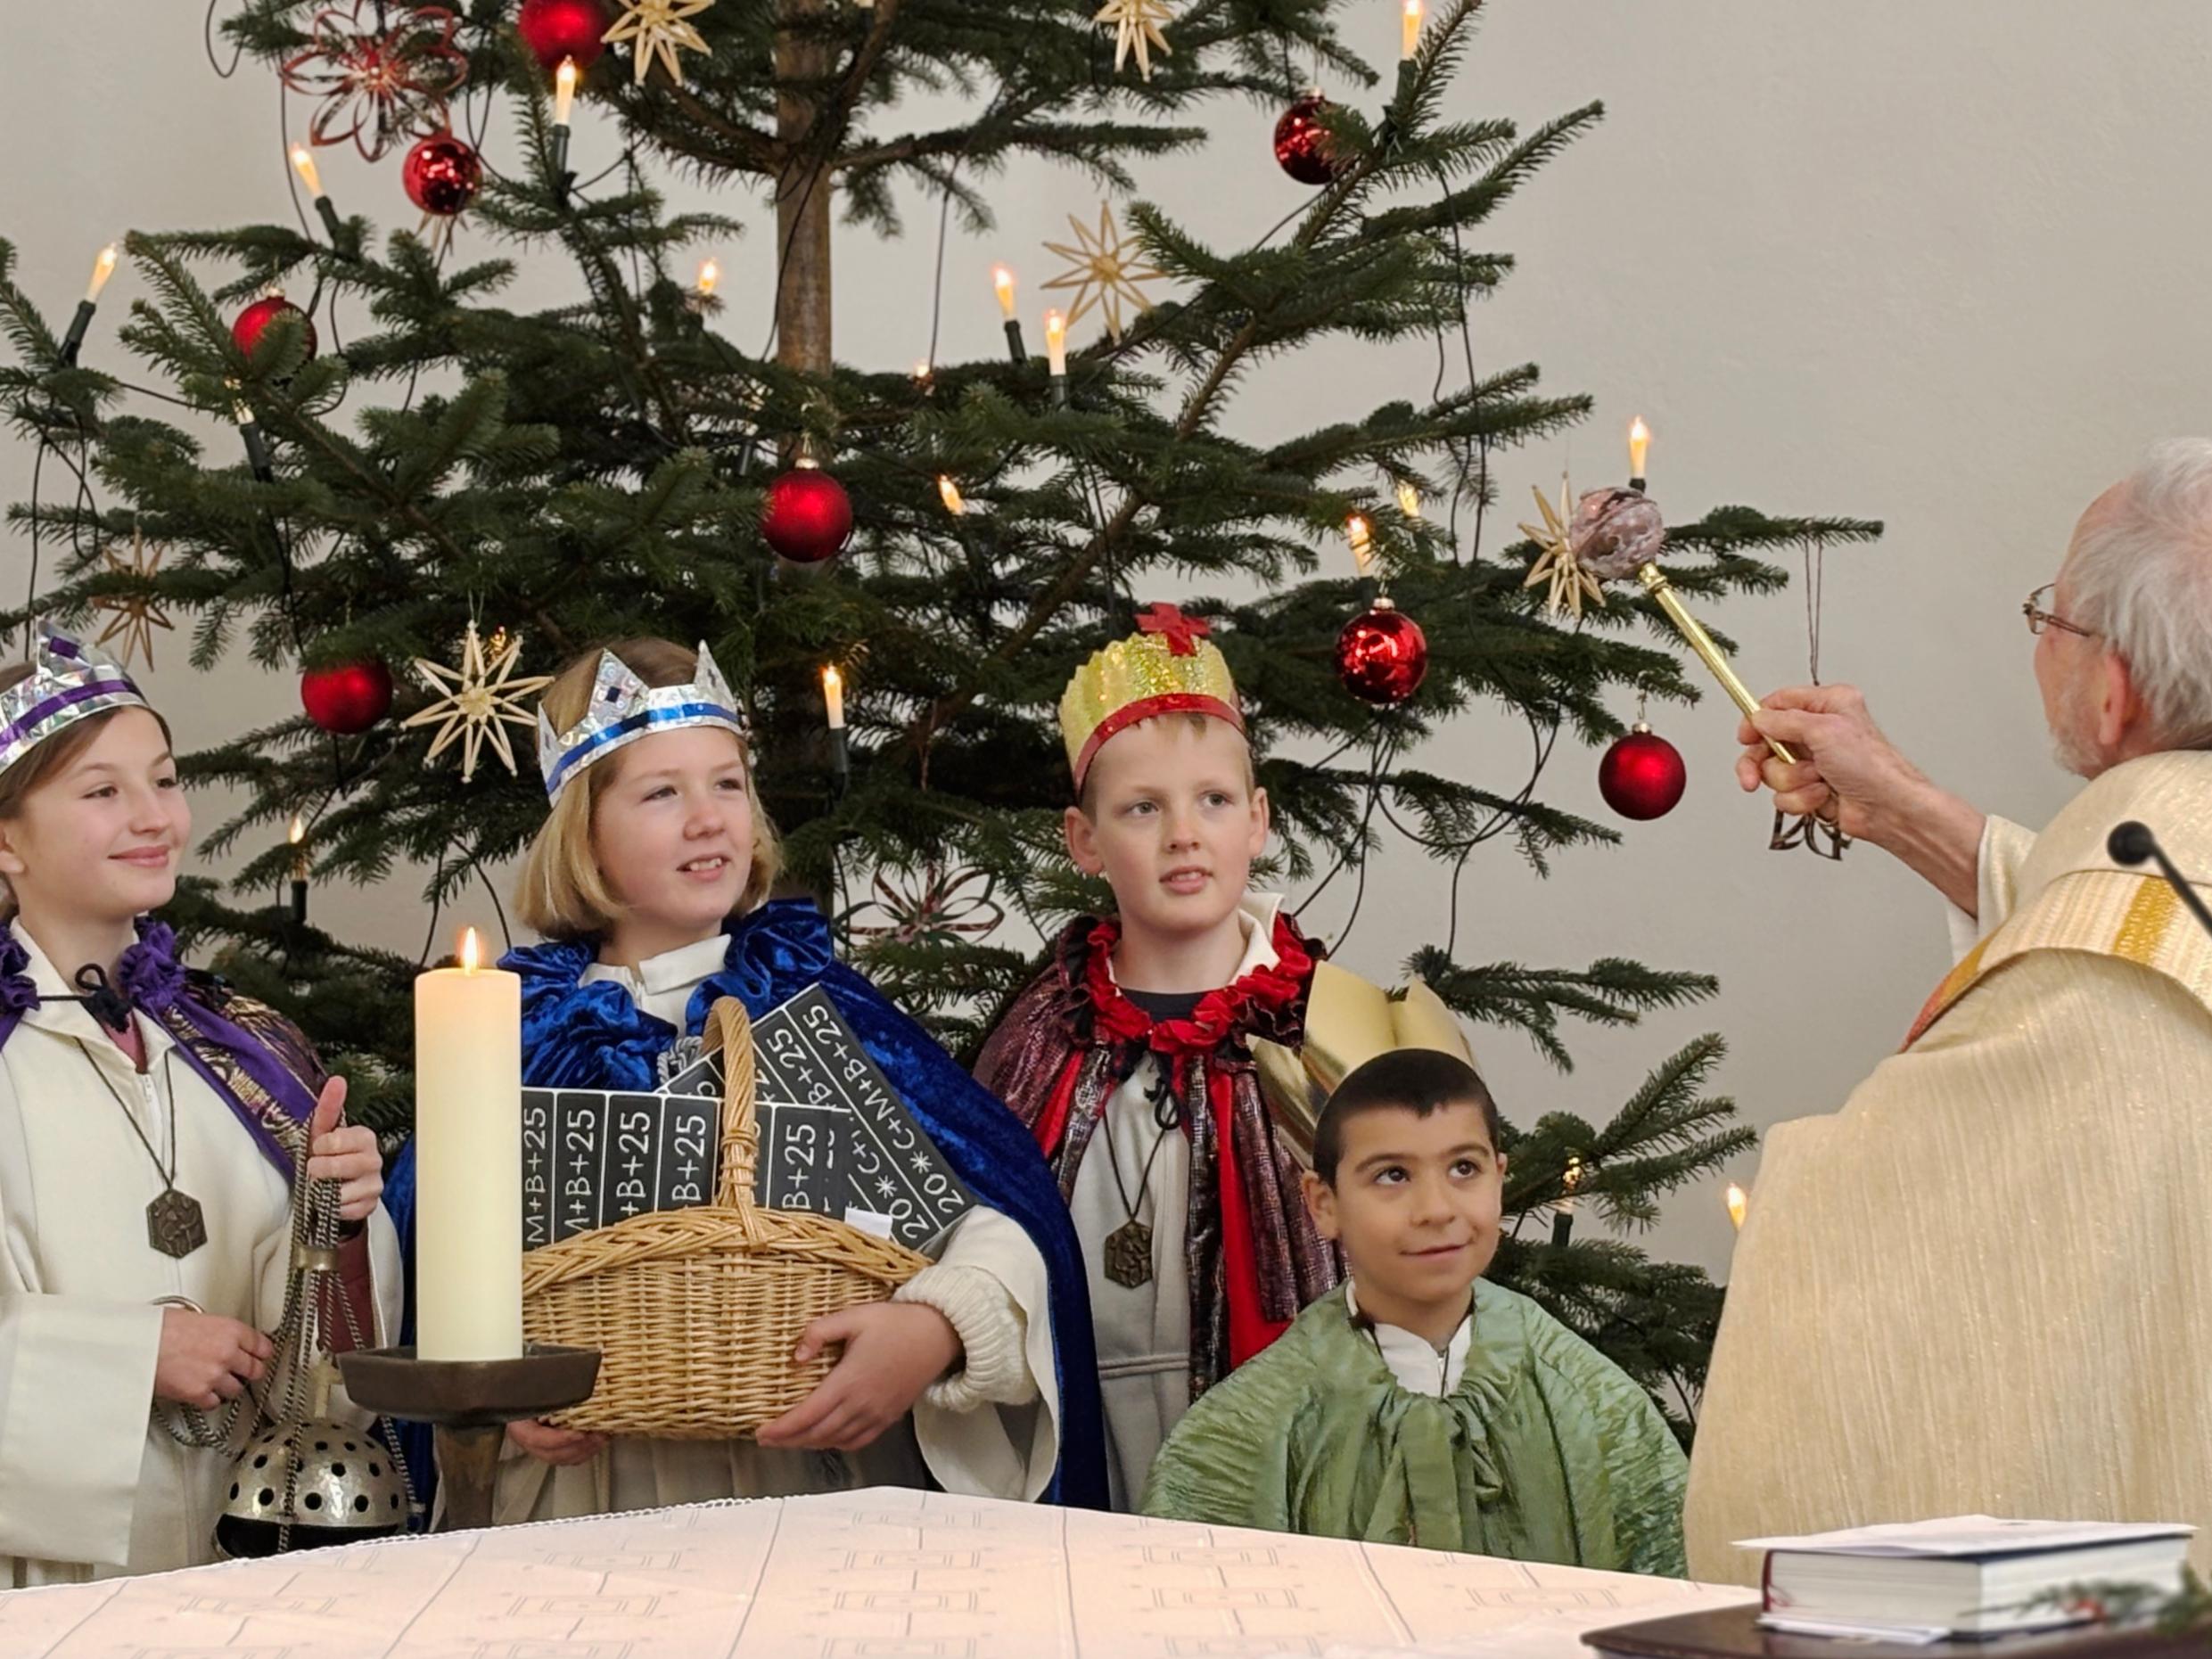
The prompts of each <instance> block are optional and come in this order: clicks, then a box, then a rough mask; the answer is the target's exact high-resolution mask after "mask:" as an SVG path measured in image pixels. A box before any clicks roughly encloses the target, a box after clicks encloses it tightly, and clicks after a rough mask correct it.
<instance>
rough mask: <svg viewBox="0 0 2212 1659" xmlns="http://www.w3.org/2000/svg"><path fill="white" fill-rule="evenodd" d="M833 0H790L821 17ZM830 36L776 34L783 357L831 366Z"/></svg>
mask: <svg viewBox="0 0 2212 1659" xmlns="http://www.w3.org/2000/svg"><path fill="white" fill-rule="evenodd" d="M831 3H832V0H783V15H784V17H785V18H786V19H809V20H811V19H814V18H817V17H819V16H820V15H821V14H822V13H823V12H826V11H827V10H828V8H829V5H830V4H831ZM834 63H835V57H834V53H833V48H832V47H831V46H830V45H828V44H827V43H826V42H825V41H818V40H808V39H805V38H802V37H794V35H793V34H792V33H791V32H790V31H789V30H784V31H780V32H778V34H777V37H776V78H777V83H778V85H779V86H780V87H781V90H780V91H779V92H778V93H777V99H776V138H777V147H778V149H780V150H781V152H783V155H784V157H785V167H784V170H783V174H782V177H781V182H780V183H779V184H778V185H777V192H776V253H777V283H776V342H777V343H776V360H777V362H778V363H780V364H782V365H784V366H785V368H791V369H802V370H806V371H809V372H811V373H814V374H826V373H827V372H828V370H829V365H830V361H831V348H830V280H829V275H830V273H829V226H830V198H831V183H832V179H831V169H830V168H829V166H828V164H827V161H828V158H827V157H826V156H823V157H822V158H821V160H820V161H819V162H818V163H817V162H815V161H813V160H812V158H813V157H814V155H815V154H816V152H815V150H814V144H815V139H816V134H815V123H816V121H817V120H818V119H819V117H820V113H821V102H820V100H821V96H822V90H821V83H822V82H823V80H824V78H826V76H827V75H828V74H829V72H830V70H831V68H832V67H833V66H834Z"/></svg>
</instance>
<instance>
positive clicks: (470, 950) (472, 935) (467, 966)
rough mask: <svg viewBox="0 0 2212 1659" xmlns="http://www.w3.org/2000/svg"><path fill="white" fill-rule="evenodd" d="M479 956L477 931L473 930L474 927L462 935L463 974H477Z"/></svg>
mask: <svg viewBox="0 0 2212 1659" xmlns="http://www.w3.org/2000/svg"><path fill="white" fill-rule="evenodd" d="M477 954H478V947H477V943H476V930H475V929H474V928H473V927H472V928H469V929H468V930H466V931H465V932H463V933H462V935H461V972H462V973H475V972H476V958H477Z"/></svg>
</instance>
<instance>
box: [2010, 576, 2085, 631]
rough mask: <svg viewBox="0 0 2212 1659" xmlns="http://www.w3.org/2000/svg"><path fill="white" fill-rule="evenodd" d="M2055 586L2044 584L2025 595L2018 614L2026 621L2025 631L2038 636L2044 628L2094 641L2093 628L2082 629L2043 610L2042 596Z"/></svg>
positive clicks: (2075, 623) (2054, 613)
mask: <svg viewBox="0 0 2212 1659" xmlns="http://www.w3.org/2000/svg"><path fill="white" fill-rule="evenodd" d="M2057 586H2058V583H2056V582H2045V583H2044V584H2043V586H2042V587H2038V588H2037V589H2036V590H2035V592H2034V593H2032V594H2030V595H2027V604H2024V605H2022V606H2021V607H2020V614H2021V615H2022V616H2024V617H2026V618H2027V631H2028V632H2029V633H2031V634H2040V633H2042V632H2043V629H2044V628H2058V629H2059V630H2060V632H2062V633H2068V634H2079V635H2080V636H2082V637H2083V638H2084V639H2094V638H2095V637H2096V636H2097V630H2096V629H2095V628H2084V627H2083V626H2082V625H2081V624H2080V623H2078V622H2069V621H2068V620H2066V619H2065V618H2064V617H2062V616H2060V615H2059V614H2057V613H2056V612H2052V611H2046V610H2044V609H2043V597H2044V595H2047V594H2049V593H2050V592H2051V590H2052V588H2054V587H2057Z"/></svg>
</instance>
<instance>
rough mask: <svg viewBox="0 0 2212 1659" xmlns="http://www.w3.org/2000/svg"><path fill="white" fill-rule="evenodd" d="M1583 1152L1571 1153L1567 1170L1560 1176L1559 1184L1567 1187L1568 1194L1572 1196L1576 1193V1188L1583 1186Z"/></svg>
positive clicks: (1567, 1162) (1568, 1157) (1568, 1155)
mask: <svg viewBox="0 0 2212 1659" xmlns="http://www.w3.org/2000/svg"><path fill="white" fill-rule="evenodd" d="M1582 1184H1583V1160H1582V1154H1579V1153H1569V1154H1567V1159H1566V1171H1565V1172H1564V1173H1563V1174H1561V1175H1560V1177H1559V1185H1560V1186H1561V1187H1565V1188H1566V1193H1567V1196H1569V1197H1570V1198H1571V1197H1573V1196H1574V1195H1575V1189H1576V1188H1577V1187H1580V1186H1582Z"/></svg>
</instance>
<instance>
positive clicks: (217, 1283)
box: [0, 930, 400, 1589]
mask: <svg viewBox="0 0 2212 1659" xmlns="http://www.w3.org/2000/svg"><path fill="white" fill-rule="evenodd" d="M17 937H18V938H19V939H21V940H22V942H23V944H24V946H25V947H26V948H27V949H29V953H30V970H29V972H30V975H31V978H32V981H33V982H34V983H35V984H36V985H37V988H38V990H39V991H40V993H41V994H42V995H44V996H47V997H59V996H66V995H69V994H70V987H69V986H68V985H67V984H65V983H64V982H63V980H62V975H61V974H59V973H56V972H55V971H54V968H53V965H52V964H50V963H49V962H48V961H47V960H46V958H45V957H44V956H43V955H42V954H41V953H40V952H39V949H38V948H37V945H36V944H35V943H34V942H33V941H32V940H30V938H29V935H28V934H24V933H22V932H21V931H20V930H19V932H18V934H17ZM138 1029H139V1031H141V1032H142V1033H143V1034H144V1039H145V1045H146V1060H147V1069H146V1071H145V1072H144V1073H143V1074H141V1073H139V1072H136V1069H135V1068H134V1067H133V1066H132V1064H131V1062H130V1060H129V1058H128V1056H127V1055H125V1054H124V1053H123V1052H122V1050H121V1049H119V1048H118V1047H116V1045H115V1043H114V1041H113V1040H112V1039H111V1038H109V1037H108V1036H107V1035H106V1034H105V1033H104V1032H103V1031H101V1029H100V1028H99V1026H98V1025H97V1024H96V1023H95V1022H94V1020H93V1018H92V1016H91V1015H90V1014H87V1013H86V1011H85V1009H84V1008H83V1007H82V1006H80V1005H78V1004H75V1003H66V1002H47V1003H45V1004H44V1005H42V1006H39V1007H37V1008H33V1009H32V1010H30V1011H29V1013H27V1014H25V1015H24V1016H23V1020H22V1023H21V1026H19V1027H18V1028H17V1030H16V1031H15V1034H14V1035H13V1036H12V1038H11V1039H9V1041H8V1044H7V1047H5V1048H4V1049H0V1589H6V1588H11V1587H13V1588H20V1587H22V1586H25V1585H31V1584H52V1583H76V1582H81V1581H86V1580H88V1579H94V1578H111V1577H114V1576H116V1575H117V1574H119V1573H154V1572H160V1571H164V1570H167V1569H169V1568H173V1567H184V1566H193V1565H200V1564H201V1563H204V1562H207V1561H210V1560H212V1559H214V1556H215V1548H214V1539H215V1523H216V1521H217V1519H218V1516H219V1515H221V1513H222V1508H223V1504H224V1500H225V1498H226V1492H227V1482H228V1480H229V1469H230V1455H229V1453H227V1452H226V1451H219V1450H193V1449H187V1448H185V1447H184V1446H180V1445H178V1444H177V1441H174V1440H173V1439H171V1438H170V1436H169V1433H168V1431H167V1430H166V1429H165V1428H163V1427H162V1426H161V1425H160V1423H159V1422H157V1421H156V1420H155V1419H154V1418H153V1416H152V1407H153V1376H154V1367H155V1360H156V1357H157V1354H158V1352H159V1349H160V1335H161V1319H162V1310H161V1308H160V1307H159V1306H157V1305H156V1304H157V1303H158V1302H161V1301H162V1300H164V1299H174V1298H184V1299H186V1300H189V1301H190V1302H193V1303H194V1304H196V1305H197V1306H198V1307H199V1308H200V1309H201V1310H203V1311H205V1312H208V1313H216V1314H223V1315H226V1316H228V1317H229V1318H234V1319H242V1320H243V1321H245V1322H246V1323H247V1324H249V1325H251V1326H255V1327H257V1328H258V1329H260V1330H263V1331H268V1330H272V1329H274V1328H275V1326H276V1324H277V1322H278V1320H279V1319H280V1318H282V1316H283V1313H284V1291H285V1285H286V1282H287V1279H288V1277H289V1274H290V1269H291V1248H290V1245H291V1193H290V1187H289V1185H288V1183H287V1181H286V1179H285V1178H284V1176H282V1175H280V1174H278V1173H277V1171H276V1170H275V1168H273V1167H272V1166H271V1165H270V1163H269V1162H268V1160H267V1158H266V1157H265V1156H263V1154H262V1153H261V1150H260V1148H259V1146H258V1145H257V1144H256V1142H255V1140H254V1138H253V1136H252V1135H251V1132H250V1131H249V1130H248V1129H246V1127H245V1125H244V1124H243V1123H241V1122H240V1121H238V1117H237V1115H236V1113H234V1112H233V1111H232V1109H231V1107H230V1106H229V1105H227V1104H226V1102H225V1101H224V1100H223V1098H222V1097H221V1096H219V1095H218V1094H217V1093H216V1092H215V1090H214V1089H213V1088H210V1087H209V1085H208V1084H207V1083H206V1082H205V1081H203V1080H201V1077H200V1074H199V1073H198V1072H195V1071H193V1069H192V1067H191V1066H189V1065H188V1064H185V1061H184V1060H182V1059H181V1058H180V1059H178V1060H177V1061H175V1062H174V1063H173V1064H164V1059H165V1056H166V1055H168V1054H169V1051H170V1050H171V1049H172V1048H173V1047H175V1046H176V1045H175V1044H174V1043H173V1041H172V1040H171V1039H170V1038H169V1034H168V1033H167V1032H166V1031H163V1030H162V1029H161V1028H160V1026H159V1025H157V1024H156V1023H153V1022H152V1021H151V1020H146V1019H144V1018H142V1019H140V1020H139V1022H138ZM72 1039H78V1040H81V1042H82V1043H83V1047H82V1048H80V1047H78V1040H72ZM87 1054H89V1055H90V1058H89V1059H87V1057H86V1056H87ZM95 1065H96V1066H97V1067H98V1068H99V1073H98V1075H95V1072H94V1071H93V1068H94V1066H95ZM102 1077H104V1078H105V1079H106V1080H107V1083H108V1084H111V1085H112V1086H113V1087H114V1088H115V1090H116V1091H117V1092H118V1093H119V1095H120V1096H121V1097H122V1102H123V1103H125V1104H119V1103H118V1101H117V1100H116V1098H115V1097H114V1096H111V1094H110V1093H109V1091H108V1088H107V1086H106V1085H103V1083H102V1081H101V1078H102ZM172 1082H173V1083H174V1087H175V1088H176V1106H177V1111H176V1124H177V1146H176V1149H175V1157H176V1160H177V1162H176V1175H177V1189H178V1190H179V1191H180V1192H184V1193H185V1194H188V1195H190V1196H192V1197H193V1198H194V1199H196V1200H198V1201H199V1203H200V1206H201V1211H202V1212H203V1214H204V1216H205V1218H206V1222H207V1232H208V1242H207V1243H206V1244H202V1245H201V1247H200V1248H199V1249H198V1250H195V1251H193V1252H192V1253H191V1254H190V1255H188V1256H185V1257H183V1258H181V1259H179V1258H172V1257H169V1256H166V1255H163V1254H162V1253H161V1252H159V1251H157V1250H155V1249H153V1248H152V1246H151V1245H150V1244H148V1243H147V1242H146V1205H147V1204H148V1203H150V1202H151V1201H152V1199H154V1198H155V1197H157V1196H159V1195H160V1192H161V1190H162V1182H161V1179H160V1176H159V1175H157V1174H156V1172H155V1170H154V1167H153V1162H152V1159H151V1158H149V1157H148V1156H147V1154H146V1149H145V1147H144V1146H142V1145H140V1143H139V1140H138V1137H137V1136H136V1135H135V1134H134V1133H132V1131H131V1128H130V1124H129V1122H128V1121H126V1119H125V1116H124V1112H125V1109H126V1105H127V1109H128V1111H129V1112H130V1114H131V1116H132V1118H134V1119H135V1120H136V1122H137V1124H138V1127H139V1129H141V1130H143V1131H144V1134H145V1136H146V1137H147V1139H148V1140H150V1141H152V1144H153V1146H154V1147H155V1148H156V1150H158V1151H159V1152H160V1154H161V1155H162V1158H163V1160H164V1162H167V1160H168V1159H169V1156H170V1146H169V1094H168V1090H169V1087H170V1086H171V1083H172ZM369 1252H370V1262H371V1269H372V1273H373V1277H374V1285H375V1286H376V1293H377V1294H376V1301H377V1310H376V1318H377V1330H376V1335H375V1337H374V1341H375V1343H378V1344H382V1343H387V1342H390V1341H393V1340H396V1337H395V1336H394V1335H393V1334H394V1333H396V1332H397V1331H398V1329H399V1285H400V1272H399V1239H398V1236H396V1234H395V1233H394V1232H393V1230H392V1226H391V1221H390V1220H389V1219H388V1218H387V1217H386V1216H385V1214H384V1212H383V1211H382V1209H381V1208H380V1209H379V1210H377V1211H376V1212H375V1213H374V1215H373V1216H372V1217H371V1219H370V1223H369Z"/></svg>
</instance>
